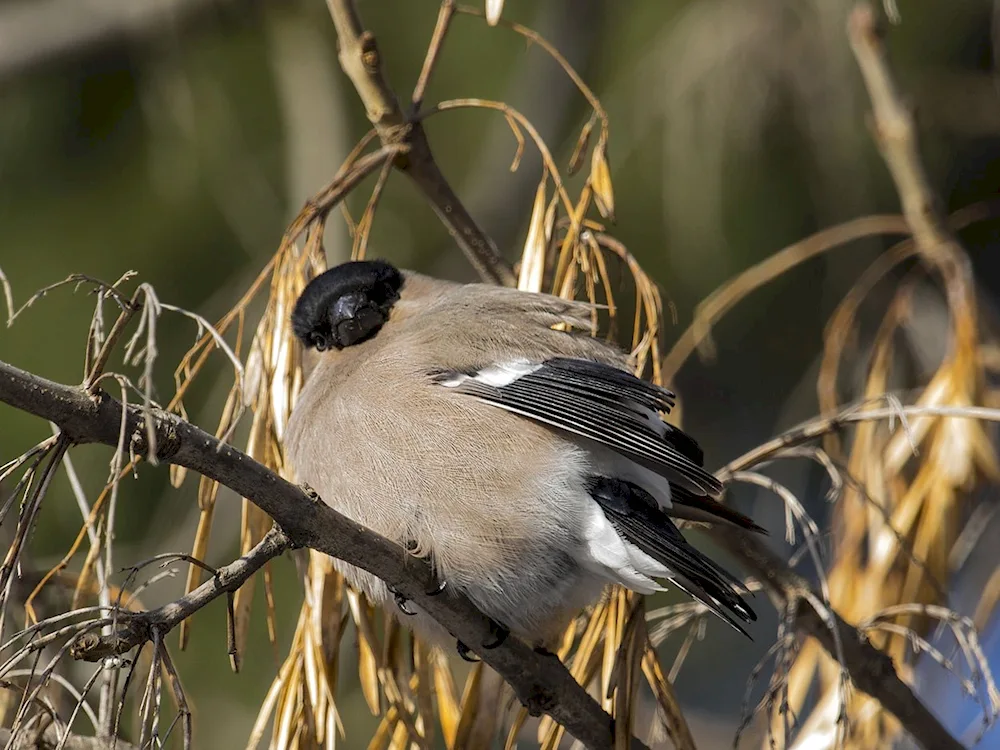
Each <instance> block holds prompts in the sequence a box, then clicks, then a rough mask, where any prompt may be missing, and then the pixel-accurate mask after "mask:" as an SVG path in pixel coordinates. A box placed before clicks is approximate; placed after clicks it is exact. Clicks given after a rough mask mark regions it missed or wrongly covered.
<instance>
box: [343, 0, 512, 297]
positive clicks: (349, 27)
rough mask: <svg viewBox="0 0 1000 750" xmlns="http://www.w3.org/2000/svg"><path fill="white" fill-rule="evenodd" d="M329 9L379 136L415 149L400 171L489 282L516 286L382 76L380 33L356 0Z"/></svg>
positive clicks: (417, 123) (346, 62) (348, 70)
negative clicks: (377, 36) (374, 31)
mask: <svg viewBox="0 0 1000 750" xmlns="http://www.w3.org/2000/svg"><path fill="white" fill-rule="evenodd" d="M327 6H328V7H329V9H330V15H331V16H332V18H333V23H334V26H335V27H336V29H337V41H338V47H339V53H338V57H339V59H340V65H341V67H342V68H343V69H344V72H345V73H346V74H347V77H348V78H350V79H351V83H353V84H354V88H355V89H356V90H357V92H358V96H359V97H360V98H361V102H362V103H363V104H364V106H365V112H366V113H367V115H368V119H369V120H370V121H371V123H372V125H374V126H375V130H376V131H377V132H378V135H379V138H380V139H381V140H382V143H383V144H387V145H388V144H391V143H405V144H407V145H408V146H409V151H408V152H407V153H405V154H402V155H401V156H399V157H397V159H396V161H395V165H396V167H397V168H398V169H399V170H400V171H402V172H404V173H406V174H407V175H408V176H409V177H410V179H411V180H413V182H414V183H415V184H416V185H417V187H418V188H420V191H421V192H422V193H423V195H424V197H425V198H426V199H427V201H428V202H429V203H430V204H431V207H432V208H433V209H434V212H435V213H436V214H437V216H438V218H439V219H440V220H441V222H442V223H443V224H444V225H445V226H446V227H447V228H448V232H449V233H450V234H451V236H452V237H453V238H454V239H455V242H456V243H457V244H458V246H459V247H460V248H461V249H462V252H463V253H465V256H466V257H467V258H468V259H469V262H471V263H472V265H473V266H474V267H475V268H476V270H477V271H478V272H479V274H480V276H482V277H483V279H485V280H487V281H493V282H495V283H497V284H506V285H507V286H513V285H514V284H516V283H517V280H516V278H515V277H514V272H513V270H512V269H511V267H510V265H509V264H508V263H507V262H506V261H505V260H504V259H503V257H502V256H501V255H500V252H499V251H498V250H497V247H496V245H495V244H494V242H493V240H492V239H490V238H489V237H488V236H487V234H486V233H485V232H484V231H483V230H482V229H481V228H480V227H479V225H478V224H476V222H475V220H474V219H473V218H472V216H470V215H469V212H468V211H467V210H466V209H465V206H463V205H462V202H461V201H460V200H459V199H458V196H457V195H456V194H455V191H454V190H452V188H451V185H449V184H448V181H447V180H446V179H445V177H444V175H443V174H442V173H441V169H440V168H439V167H438V165H437V162H436V161H435V160H434V155H433V153H432V152H431V147H430V144H429V143H428V142H427V135H426V134H425V133H424V129H423V126H422V125H421V124H420V121H419V120H418V119H417V118H416V117H408V116H406V115H404V113H403V111H402V109H401V108H400V106H399V101H398V99H397V98H396V94H395V93H394V92H393V91H392V89H391V88H390V87H389V84H388V82H387V81H386V80H385V76H384V75H383V74H382V59H381V57H380V55H379V51H378V45H377V44H376V41H375V35H374V34H372V33H371V32H370V31H368V30H366V29H365V28H364V25H363V24H362V22H361V18H360V17H359V16H358V12H357V9H356V8H355V7H354V2H353V0H327ZM412 114H414V115H415V114H416V113H412Z"/></svg>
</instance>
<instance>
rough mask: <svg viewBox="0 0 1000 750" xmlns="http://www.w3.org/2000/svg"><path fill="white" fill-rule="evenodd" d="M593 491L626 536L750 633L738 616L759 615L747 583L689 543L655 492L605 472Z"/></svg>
mask: <svg viewBox="0 0 1000 750" xmlns="http://www.w3.org/2000/svg"><path fill="white" fill-rule="evenodd" d="M588 491H589V492H590V495H591V497H593V498H594V500H596V501H597V503H598V504H599V505H600V506H601V510H602V511H604V515H605V516H606V517H607V519H608V521H609V522H610V523H611V525H612V526H614V527H615V530H616V531H617V532H618V534H619V535H620V536H621V537H622V538H623V539H625V540H627V541H628V542H630V543H631V544H634V545H635V546H636V547H638V548H639V549H640V550H642V551H643V552H645V553H646V554H647V555H649V556H650V557H651V558H653V559H654V560H656V561H657V562H659V563H660V564H661V565H663V566H665V567H666V568H668V569H669V570H670V571H671V574H672V575H670V576H668V577H669V579H670V580H671V581H672V582H673V583H674V585H676V586H677V587H678V588H679V589H681V590H682V591H684V592H685V593H687V594H688V595H689V596H691V597H692V598H694V599H697V600H698V601H699V602H701V603H702V604H704V605H705V606H706V607H708V609H709V610H711V611H712V612H713V613H714V614H716V615H717V616H718V617H719V618H721V619H722V620H723V621H724V622H726V623H728V624H729V625H731V626H732V627H733V628H735V629H736V630H738V631H739V632H741V633H743V634H744V635H747V633H746V631H745V630H744V629H743V628H742V626H741V625H740V624H739V622H738V620H740V621H743V622H747V623H749V622H753V621H755V620H756V619H757V615H756V614H755V613H754V611H753V610H752V609H751V608H750V607H749V606H748V605H747V603H746V602H745V601H744V600H743V598H742V596H741V595H740V594H741V593H745V592H746V587H745V586H744V585H743V583H742V582H741V581H739V579H737V578H736V577H735V576H733V575H732V574H731V573H729V572H727V571H726V570H724V569H723V568H722V567H721V566H719V565H718V564H716V563H715V562H714V561H712V560H711V559H709V558H708V557H706V556H705V555H704V554H702V553H701V552H699V551H698V550H697V549H695V548H694V547H693V546H692V545H691V544H689V543H688V541H687V540H686V539H685V538H684V536H683V535H682V534H681V533H680V531H678V530H677V527H676V526H674V524H673V522H672V521H671V520H670V517H669V516H668V515H667V514H666V513H664V512H663V510H661V509H660V507H659V506H658V505H657V503H656V500H655V499H654V498H653V496H652V495H650V494H649V493H648V492H647V491H646V490H644V489H643V488H642V487H639V486H638V485H636V484H633V483H632V482H627V481H625V480H622V479H614V478H610V477H603V476H593V477H591V478H590V481H589V483H588Z"/></svg>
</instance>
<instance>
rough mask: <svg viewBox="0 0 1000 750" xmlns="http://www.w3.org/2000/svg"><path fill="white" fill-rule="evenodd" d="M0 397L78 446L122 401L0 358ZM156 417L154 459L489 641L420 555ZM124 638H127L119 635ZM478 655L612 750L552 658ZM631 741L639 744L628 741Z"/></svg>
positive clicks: (508, 644)
mask: <svg viewBox="0 0 1000 750" xmlns="http://www.w3.org/2000/svg"><path fill="white" fill-rule="evenodd" d="M0 401H2V402H4V403H6V404H9V405H10V406H13V407H14V408H16V409H20V410H21V411H25V412H28V413H30V414H34V415H35V416H38V417H41V418H43V419H47V420H50V421H51V422H54V423H55V424H57V425H58V426H59V427H60V428H61V429H62V430H63V431H64V432H65V433H66V434H67V436H68V437H70V438H71V439H72V440H73V441H74V442H75V443H103V444H104V445H108V446H111V447H115V446H117V444H118V431H119V428H120V425H121V419H122V405H121V403H119V402H118V401H117V400H115V399H114V398H112V397H110V396H108V395H107V394H105V393H101V394H99V395H98V396H97V397H94V398H91V397H90V396H88V395H87V394H86V393H85V392H84V391H82V390H81V389H79V388H75V387H72V386H67V385H62V384H59V383H54V382H52V381H49V380H45V379H43V378H40V377H38V376H36V375H32V374H31V373H27V372H24V371H23V370H20V369H18V368H16V367H13V366H12V365H9V364H7V363H5V362H0ZM154 418H155V421H156V423H155V424H154V425H153V427H154V429H155V431H156V438H157V440H156V450H157V458H158V459H159V460H160V461H163V462H168V463H173V464H176V465H178V466H184V467H186V468H188V469H191V470H193V471H196V472H198V473H199V474H202V475H204V476H206V477H209V478H210V479H214V480H217V481H219V482H221V483H222V484H224V485H225V486H226V487H229V488H230V489H232V490H233V491H234V492H236V494H237V495H241V496H243V497H246V498H248V499H249V500H250V501H251V502H253V503H254V504H255V505H256V506H257V507H259V508H260V509H261V510H263V511H264V512H265V513H267V514H268V515H270V516H271V518H273V519H274V520H275V522H276V523H277V524H278V525H279V526H280V528H281V530H282V531H283V532H284V534H286V535H287V538H288V539H289V540H291V542H292V543H293V544H296V545H300V546H303V547H310V548H312V549H315V550H318V551H320V552H324V553H326V554H328V555H331V556H332V557H336V558H339V559H341V560H344V561H346V562H348V563H350V564H352V565H356V566H357V567H359V568H362V569H364V570H367V571H369V572H371V573H373V574H374V575H376V576H378V577H379V578H381V579H382V580H384V581H385V582H386V583H388V584H389V585H390V586H392V587H394V588H395V589H397V590H398V591H400V592H401V593H402V594H403V595H404V596H406V597H407V598H408V599H411V600H413V601H414V602H416V603H417V604H419V605H420V607H422V608H423V609H424V610H425V611H426V612H427V613H428V614H429V615H431V617H433V618H434V619H435V620H437V621H438V622H439V623H441V624H442V625H443V626H444V627H445V628H447V629H448V631H449V632H450V633H452V635H454V636H455V637H456V638H458V639H459V640H461V641H462V642H463V643H468V644H477V643H485V642H487V641H488V640H490V639H491V635H490V622H489V620H488V619H487V618H486V617H485V616H484V615H483V614H482V613H481V612H479V611H478V610H477V609H476V608H475V606H473V605H472V603H471V602H469V600H468V599H466V598H464V597H461V596H458V595H455V594H454V593H453V594H451V595H444V596H436V597H435V596H427V594H426V592H427V591H428V590H430V589H431V588H432V587H433V586H434V584H435V581H434V578H433V575H432V573H431V570H430V567H429V566H428V565H427V564H426V563H424V562H423V561H420V560H416V559H415V558H413V557H412V556H411V555H409V554H407V553H406V552H405V550H403V549H402V548H401V547H399V546H398V545H395V544H393V543H392V542H390V541H389V540H387V539H385V538H384V537H382V536H379V535H378V534H376V533H374V532H373V531H371V530H369V529H367V528H365V527H364V526H361V525H359V524H357V523H355V522H354V521H352V520H351V519H349V518H347V517H345V516H343V515H341V514H339V513H337V512H336V511H334V510H333V509H332V508H330V507H329V506H327V505H326V504H324V503H323V502H320V501H318V499H317V498H316V497H315V495H310V494H309V493H307V492H306V491H304V490H303V489H302V488H300V487H297V486H296V485H294V484H291V483H290V482H287V481H286V480H284V479H282V478H281V477H279V476H278V475H277V474H275V473H274V472H272V471H270V470H269V469H267V468H266V467H265V466H263V465H261V464H260V463H258V462H257V461H255V460H254V459H252V458H251V457H250V456H248V455H246V454H245V453H242V452H241V451H239V450H237V449H236V448H233V447H232V446H230V445H225V444H221V443H220V442H219V441H218V440H216V439H215V438H214V437H213V436H211V435H209V434H208V433H207V432H204V431H203V430H201V429H199V428H197V427H195V426H194V425H191V424H189V423H187V422H185V421H183V420H181V419H179V418H178V417H175V416H173V415H170V414H167V413H165V412H161V411H155V412H154ZM125 419H126V430H127V435H129V436H130V448H131V450H132V451H133V452H135V453H137V454H140V455H142V454H143V452H144V450H145V445H146V439H145V435H146V427H145V423H144V418H143V414H142V410H141V408H139V407H138V406H129V407H128V409H127V410H126V412H125ZM217 585H218V584H216V583H215V582H214V580H213V581H208V582H206V583H205V584H203V586H202V587H200V588H199V589H197V590H196V591H195V592H193V594H194V593H198V592H202V594H199V596H207V595H208V593H210V592H211V591H213V590H214V589H212V588H211V587H213V586H217ZM206 587H209V588H206ZM182 601H183V600H182ZM126 630H127V628H126ZM123 637H126V638H131V637H133V636H131V635H129V634H128V633H126V634H125V635H124V636H123ZM477 651H478V652H480V655H481V656H482V657H483V659H484V660H485V661H486V663H487V664H489V665H490V666H491V667H492V668H493V669H495V670H496V671H497V672H498V673H500V674H501V675H502V676H503V677H504V679H505V680H507V682H508V683H510V685H511V687H512V688H513V689H514V691H515V693H516V694H517V696H518V698H520V700H521V701H522V702H523V703H524V704H525V705H527V706H528V707H529V709H531V710H532V711H533V712H535V713H538V712H543V711H544V712H546V713H548V714H550V715H551V716H552V718H553V719H555V720H556V721H557V722H559V723H560V724H562V725H563V726H564V727H566V730H567V731H568V732H569V733H570V734H572V735H573V736H574V737H576V738H577V739H578V740H580V741H581V742H582V743H584V745H586V746H587V747H588V748H593V749H595V750H600V749H601V748H608V749H609V750H610V748H611V746H612V736H613V735H612V722H611V717H610V716H608V715H607V714H606V713H605V712H604V711H603V710H602V709H601V708H600V706H599V705H598V704H597V703H596V702H595V701H594V700H593V699H592V698H591V697H590V696H589V695H588V694H587V692H586V690H584V688H583V687H581V686H580V685H579V684H578V683H577V682H576V681H575V680H574V679H573V678H572V677H571V676H570V674H569V672H567V671H566V669H565V667H563V666H562V664H561V663H560V662H559V661H558V659H556V658H555V657H546V656H542V655H540V654H538V653H536V652H534V651H533V650H532V649H530V648H529V647H528V646H526V645H525V644H524V643H522V642H521V641H519V640H518V639H516V638H508V639H507V640H506V641H505V642H504V644H503V645H502V646H500V647H498V648H496V649H490V650H484V649H478V650H477ZM633 747H638V748H641V747H642V745H641V743H639V742H637V741H633Z"/></svg>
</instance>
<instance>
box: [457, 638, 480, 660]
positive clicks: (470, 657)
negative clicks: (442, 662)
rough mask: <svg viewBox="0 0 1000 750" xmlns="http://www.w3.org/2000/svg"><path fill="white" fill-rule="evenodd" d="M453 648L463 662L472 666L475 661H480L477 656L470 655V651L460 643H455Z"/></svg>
mask: <svg viewBox="0 0 1000 750" xmlns="http://www.w3.org/2000/svg"><path fill="white" fill-rule="evenodd" d="M455 648H456V649H457V650H458V655H459V656H461V657H462V658H463V659H464V660H465V661H467V662H471V663H473V664H475V663H476V662H477V661H481V659H480V658H479V657H478V656H476V655H475V654H473V653H472V649H470V648H469V647H468V646H466V645H465V644H464V643H462V642H461V641H456V642H455Z"/></svg>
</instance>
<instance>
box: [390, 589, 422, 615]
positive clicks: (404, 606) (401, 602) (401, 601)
mask: <svg viewBox="0 0 1000 750" xmlns="http://www.w3.org/2000/svg"><path fill="white" fill-rule="evenodd" d="M386 588H388V589H389V593H390V594H392V598H393V601H395V602H396V608H397V609H398V610H399V611H400V612H402V613H403V614H404V615H406V616H407V617H413V616H414V615H415V614H417V613H416V612H414V611H413V610H412V609H410V607H409V604H410V600H409V599H407V598H406V597H405V596H403V594H402V593H401V592H399V591H397V590H396V589H394V588H393V587H392V586H386Z"/></svg>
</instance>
